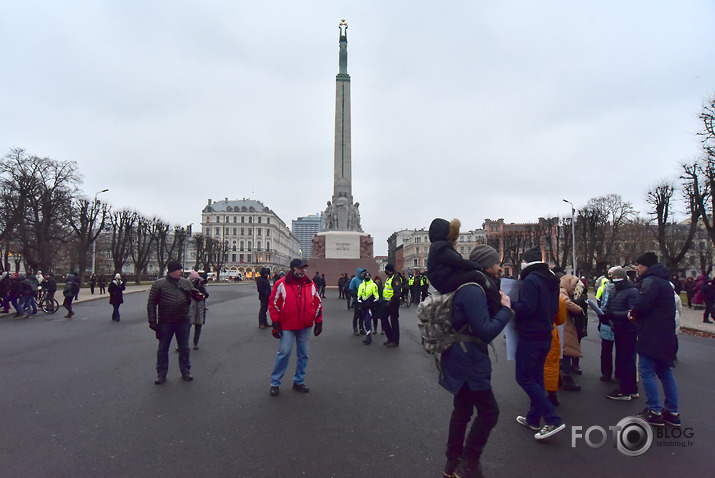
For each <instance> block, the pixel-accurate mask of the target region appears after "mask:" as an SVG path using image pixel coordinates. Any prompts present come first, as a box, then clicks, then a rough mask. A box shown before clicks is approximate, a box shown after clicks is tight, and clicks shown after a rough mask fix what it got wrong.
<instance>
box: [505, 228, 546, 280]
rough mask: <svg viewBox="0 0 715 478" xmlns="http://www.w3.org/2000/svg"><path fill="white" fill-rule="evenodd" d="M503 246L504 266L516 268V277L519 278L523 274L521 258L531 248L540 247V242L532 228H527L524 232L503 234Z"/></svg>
mask: <svg viewBox="0 0 715 478" xmlns="http://www.w3.org/2000/svg"><path fill="white" fill-rule="evenodd" d="M502 244H503V247H504V256H503V257H502V264H507V263H511V264H512V265H513V266H514V275H515V276H518V275H519V273H520V272H521V256H522V255H523V254H524V252H525V251H526V250H527V249H529V248H530V247H533V246H535V245H538V240H535V235H534V230H533V229H532V227H531V226H527V227H526V228H525V229H524V230H522V231H509V232H506V233H504V234H502Z"/></svg>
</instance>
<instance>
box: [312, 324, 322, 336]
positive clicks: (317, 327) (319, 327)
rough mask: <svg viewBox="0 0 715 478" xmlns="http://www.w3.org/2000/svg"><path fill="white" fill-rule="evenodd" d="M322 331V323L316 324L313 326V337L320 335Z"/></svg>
mask: <svg viewBox="0 0 715 478" xmlns="http://www.w3.org/2000/svg"><path fill="white" fill-rule="evenodd" d="M322 331H323V323H322V322H317V323H316V324H315V327H314V328H313V335H315V336H316V337H317V336H318V335H320V333H321V332H322Z"/></svg>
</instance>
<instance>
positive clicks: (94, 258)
mask: <svg viewBox="0 0 715 478" xmlns="http://www.w3.org/2000/svg"><path fill="white" fill-rule="evenodd" d="M107 191H109V189H102V190H101V191H97V192H96V193H94V204H97V194H102V193H106V192H107ZM92 234H93V231H92V228H90V230H89V235H90V237H91V236H92ZM96 262H97V238H94V240H92V274H94V268H95V265H96Z"/></svg>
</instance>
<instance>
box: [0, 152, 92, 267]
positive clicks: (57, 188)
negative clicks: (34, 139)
mask: <svg viewBox="0 0 715 478" xmlns="http://www.w3.org/2000/svg"><path fill="white" fill-rule="evenodd" d="M79 183H80V177H79V174H78V172H77V164H76V163H75V162H73V161H55V160H53V159H50V158H46V157H45V158H41V157H39V156H28V155H26V154H25V151H24V150H23V149H20V148H15V149H13V150H11V151H10V153H8V154H7V155H6V156H5V158H4V159H3V160H2V161H1V162H0V191H1V192H0V196H2V200H3V204H4V207H5V208H7V212H6V213H5V219H4V221H5V223H6V227H10V228H12V229H11V230H12V233H11V234H12V237H13V239H14V241H15V242H16V243H17V244H18V245H19V246H20V248H21V252H22V255H23V260H24V261H25V263H26V264H27V265H28V266H29V267H30V269H32V271H37V270H38V269H42V270H44V271H49V270H51V268H52V261H53V251H54V250H56V249H57V247H58V245H59V243H62V242H66V241H67V240H69V237H70V234H69V228H68V226H67V222H68V215H69V211H70V209H71V207H70V205H71V201H72V198H73V197H74V196H75V194H76V192H77V186H78V184H79ZM6 233H7V232H6Z"/></svg>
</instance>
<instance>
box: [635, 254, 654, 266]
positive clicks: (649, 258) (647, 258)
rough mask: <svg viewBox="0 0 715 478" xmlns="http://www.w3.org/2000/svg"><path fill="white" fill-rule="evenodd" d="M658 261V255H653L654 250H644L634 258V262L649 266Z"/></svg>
mask: <svg viewBox="0 0 715 478" xmlns="http://www.w3.org/2000/svg"><path fill="white" fill-rule="evenodd" d="M657 262H658V256H656V255H655V252H646V253H643V254H641V255H640V256H638V258H637V259H636V264H640V265H642V266H646V267H650V266H652V265H653V264H655V263H657Z"/></svg>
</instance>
